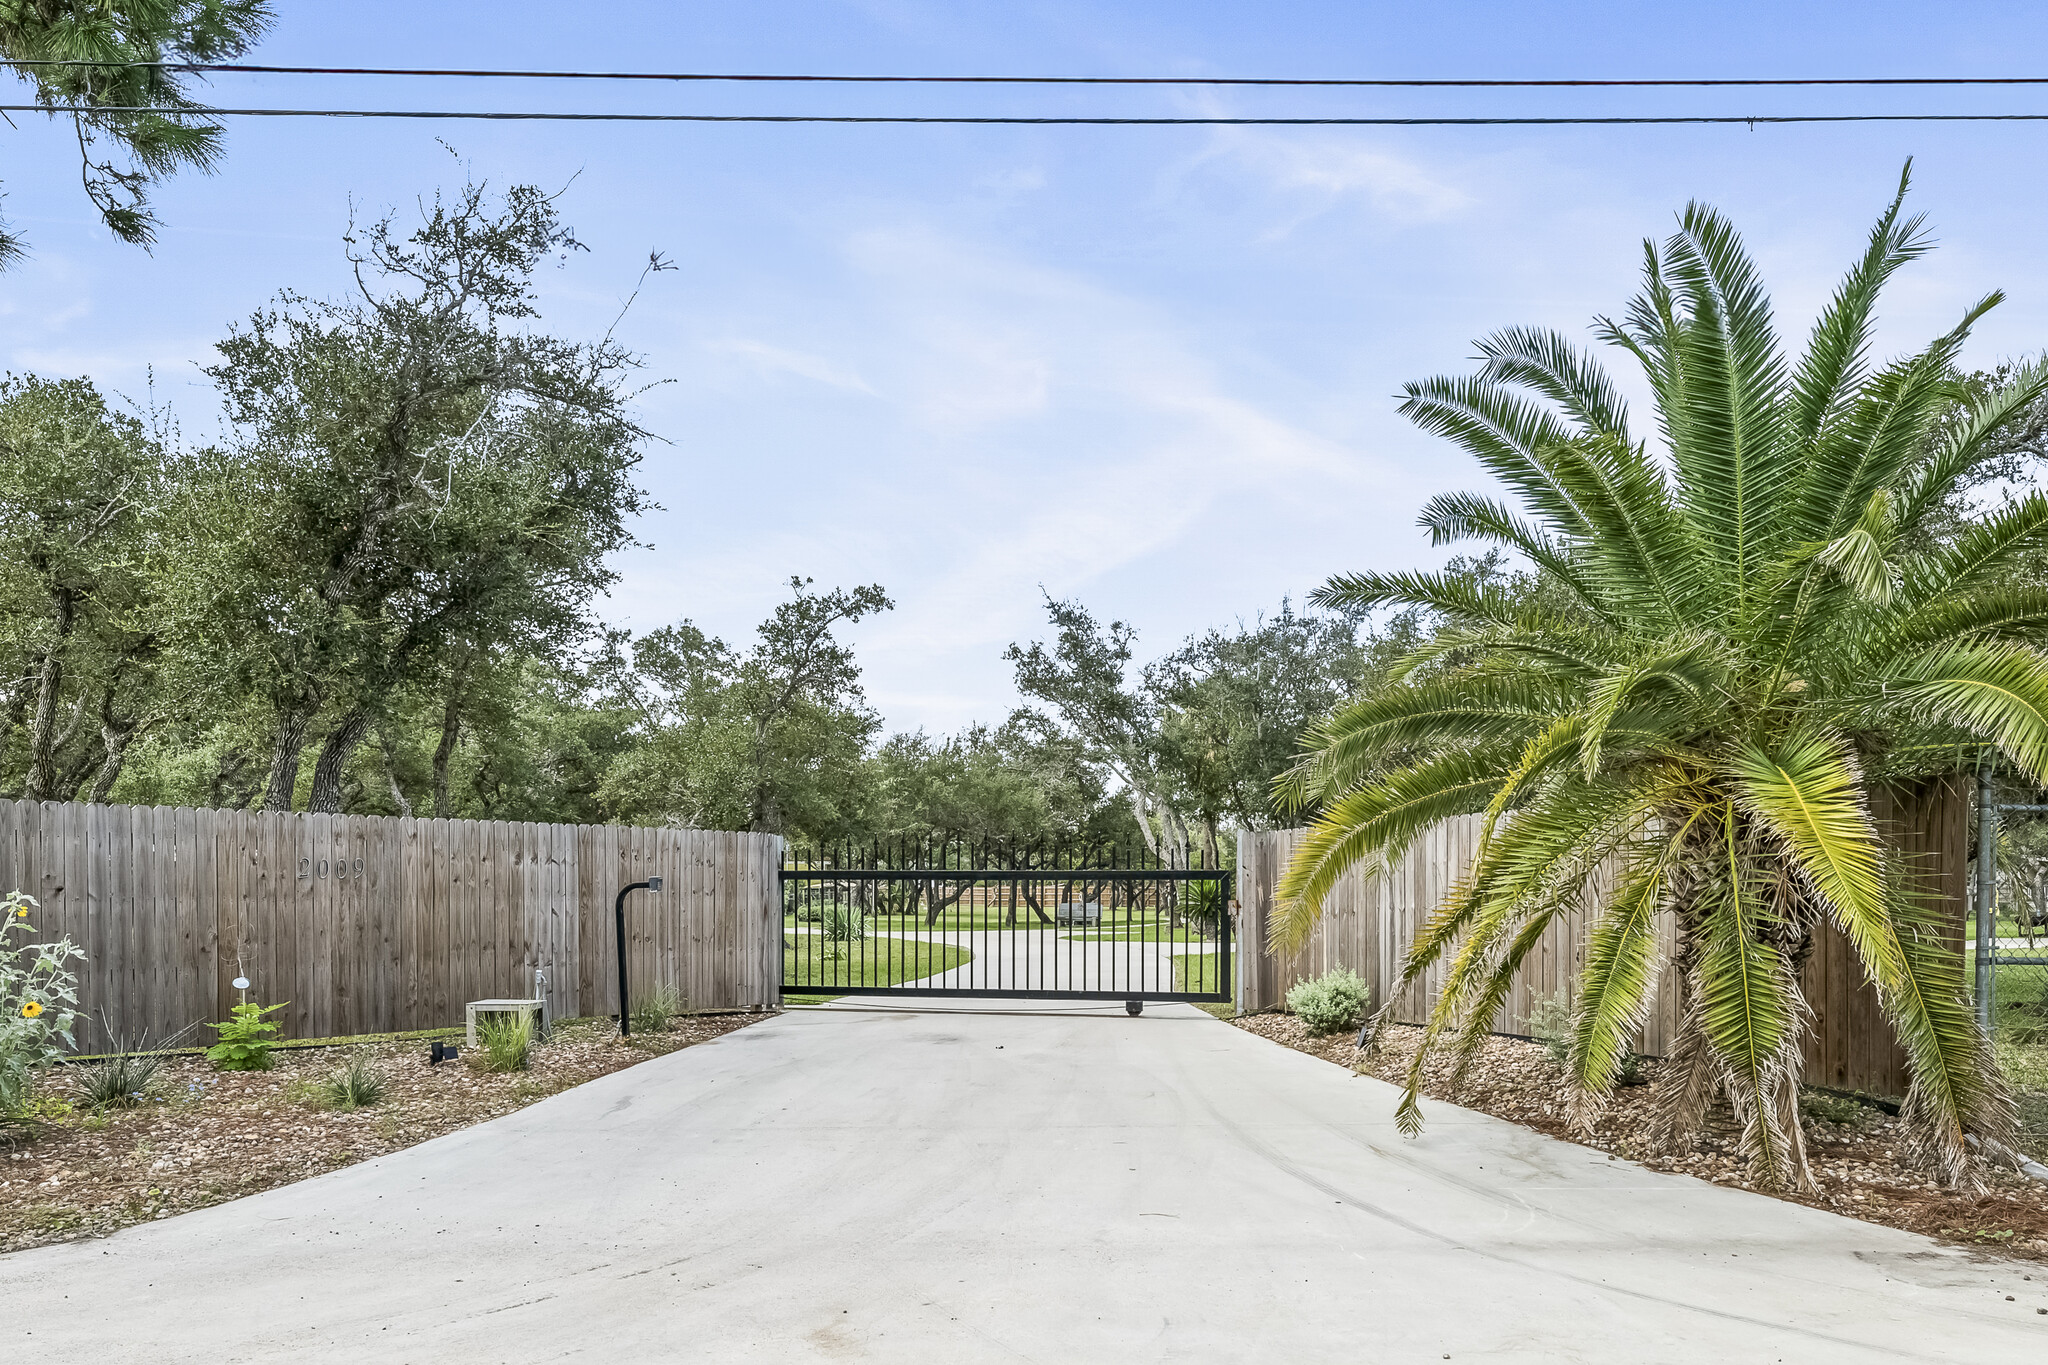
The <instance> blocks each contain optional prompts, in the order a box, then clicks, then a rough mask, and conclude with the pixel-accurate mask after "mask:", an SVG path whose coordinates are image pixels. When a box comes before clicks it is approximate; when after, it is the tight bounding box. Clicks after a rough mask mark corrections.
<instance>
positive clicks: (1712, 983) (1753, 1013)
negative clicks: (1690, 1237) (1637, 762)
mask: <svg viewBox="0 0 2048 1365" xmlns="http://www.w3.org/2000/svg"><path fill="white" fill-rule="evenodd" d="M1720 823H1721V829H1720V831H1719V832H1718V836H1717V837H1718V838H1719V839H1720V841H1721V844H1722V861H1721V864H1720V866H1719V867H1718V868H1717V875H1718V876H1719V877H1720V878H1721V879H1722V880H1721V882H1720V885H1719V887H1718V888H1717V892H1716V895H1715V897H1714V900H1713V901H1712V903H1711V905H1710V908H1709V909H1708V912H1707V914H1706V915H1705V917H1704V918H1703V920H1702V922H1701V925H1700V936H1701V940H1702V948H1703V951H1702V952H1701V954H1700V960H1699V964H1698V966H1697V967H1695V969H1694V971H1693V982H1692V986H1693V994H1694V997H1695V998H1696V999H1697V1000H1698V1002H1699V1022H1700V1027H1701V1029H1702V1031H1703V1032H1704V1033H1705V1035H1706V1039H1707V1042H1708V1043H1709V1045H1710V1046H1712V1048H1713V1050H1714V1054H1715V1056H1716V1057H1718V1058H1719V1059H1720V1061H1721V1065H1722V1070H1723V1075H1724V1079H1725V1081H1726V1083H1727V1086H1728V1092H1729V1098H1730V1099H1731V1100H1732V1101H1733V1102H1734V1104H1735V1109H1736V1112H1737V1113H1738V1114H1740V1115H1741V1116H1742V1119H1743V1131H1742V1137H1741V1143H1740V1146H1741V1150H1742V1153H1743V1155H1744V1156H1745V1157H1746V1158H1747V1159H1748V1161H1749V1163H1750V1169H1751V1170H1752V1171H1753V1172H1754V1173H1755V1174H1756V1176H1757V1178H1758V1179H1760V1180H1762V1181H1764V1182H1765V1183H1767V1184H1771V1185H1782V1184H1785V1183H1787V1182H1788V1181H1790V1180H1791V1179H1793V1178H1794V1159H1793V1149H1792V1143H1793V1141H1794V1137H1793V1135H1792V1134H1791V1133H1788V1132H1787V1131H1786V1128H1785V1124H1784V1121H1783V1115H1782V1114H1781V1113H1780V1110H1779V1092H1780V1091H1781V1090H1782V1089H1783V1088H1784V1086H1785V1084H1786V1082H1787V1079H1788V1077H1796V1075H1797V1071H1796V1068H1797V1065H1798V1058H1797V1048H1798V1037H1799V1034H1798V1030H1799V1027H1800V1024H1801V1022H1802V1019H1803V1015H1804V1011H1805V1002H1804V999H1803V998H1802V997H1801V996H1800V994H1799V987H1798V984H1797V983H1796V982H1795V981H1794V980H1793V979H1792V972H1791V965H1790V964H1789V963H1788V962H1787V961H1786V960H1785V956H1784V954H1783V953H1781V952H1780V951H1779V950H1778V949H1777V948H1776V947H1775V946H1773V944H1772V943H1771V942H1770V936H1769V934H1768V933H1767V930H1769V929H1770V928H1772V927H1773V926H1771V925H1770V924H1768V923H1767V922H1766V921H1768V920H1770V919H1772V918H1774V917H1775V912H1774V911H1773V909H1772V908H1771V906H1770V905H1769V904H1768V902H1767V901H1765V900H1764V899H1763V898H1762V897H1761V896H1760V895H1759V894H1758V893H1757V890H1756V888H1755V887H1754V886H1752V885H1750V884H1749V883H1750V881H1751V869H1750V867H1749V866H1748V862H1747V859H1746V858H1745V857H1744V856H1743V852H1742V849H1741V848H1740V835H1739V833H1738V830H1737V821H1736V818H1735V811H1734V809H1733V807H1732V806H1730V807H1729V808H1728V809H1727V810H1726V811H1725V813H1724V815H1723V817H1722V819H1721V822H1720Z"/></svg>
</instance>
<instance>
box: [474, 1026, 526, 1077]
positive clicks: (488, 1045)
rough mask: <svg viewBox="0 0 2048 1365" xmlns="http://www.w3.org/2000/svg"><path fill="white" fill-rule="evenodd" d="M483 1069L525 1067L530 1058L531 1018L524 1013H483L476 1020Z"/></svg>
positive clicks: (518, 1068)
mask: <svg viewBox="0 0 2048 1365" xmlns="http://www.w3.org/2000/svg"><path fill="white" fill-rule="evenodd" d="M476 1036H477V1041H478V1042H479V1043H481V1044H482V1045H483V1056H482V1058H481V1059H480V1064H481V1065H482V1067H483V1069H484V1070H485V1071H524V1070H526V1068H527V1065H528V1064H529V1063H530V1062H531V1060H532V1052H533V1022H532V1019H531V1018H530V1017H529V1016H527V1015H524V1014H486V1015H483V1016H481V1017H479V1018H478V1019H477V1021H476Z"/></svg>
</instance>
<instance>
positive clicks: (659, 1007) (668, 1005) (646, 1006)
mask: <svg viewBox="0 0 2048 1365" xmlns="http://www.w3.org/2000/svg"><path fill="white" fill-rule="evenodd" d="M687 1007H688V1002H687V1001H685V1000H684V999H683V995H682V992H681V991H678V990H677V989H676V988H675V987H674V986H671V985H669V984H668V983H667V982H665V981H664V982H663V983H662V984H660V985H659V986H656V987H655V988H654V989H653V990H651V991H649V992H648V993H647V995H646V996H645V997H643V998H642V999H639V1000H636V1001H634V1002H633V1032H635V1033H667V1032H668V1031H669V1030H670V1029H672V1028H674V1027H675V1026H676V1020H677V1019H679V1018H681V1017H682V1013H683V1011H684V1009H686V1008H687Z"/></svg>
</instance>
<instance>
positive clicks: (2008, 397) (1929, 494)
mask: <svg viewBox="0 0 2048 1365" xmlns="http://www.w3.org/2000/svg"><path fill="white" fill-rule="evenodd" d="M2043 393H2048V357H2043V358H2041V359H2039V360H2035V361H2033V362H2031V363H2029V364H2026V365H2023V366H2021V367H2020V368H2019V369H2018V370H2017V371H2016V372H2015V373H2014V374H2013V376H2012V378H2011V379H2010V380H2009V381H2007V382H2006V383H2005V384H2004V385H2003V386H2002V387H2000V388H1997V389H1993V390H1992V391H1990V392H1989V393H1986V394H1984V395H1982V396H1981V397H1979V398H1977V399H1976V400H1975V401H1973V402H1971V403H1970V404H1969V405H1968V407H1967V409H1966V411H1965V412H1964V415H1963V420H1962V421H1960V422H1958V423H1957V424H1956V425H1955V428H1954V429H1953V430H1952V431H1951V432H1950V433H1949V434H1948V435H1947V436H1946V437H1945V438H1944V439H1943V440H1942V442H1941V444H1940V445H1939V446H1937V447H1936V448H1935V450H1934V452H1933V453H1932V454H1931V455H1930V456H1928V457H1927V458H1926V459H1925V460H1923V461H1921V463H1920V464H1919V465H1918V466H1917V467H1916V468H1915V469H1914V470H1913V471H1912V473H1911V474H1910V475H1908V476H1907V477H1905V478H1904V479H1902V480H1901V487H1900V491H1899V507H1898V519H1899V525H1901V526H1918V525H1919V524H1920V520H1921V518H1922V517H1924V516H1926V515H1927V513H1928V511H1929V509H1931V508H1933V507H1934V506H1936V505H1937V504H1939V503H1940V502H1941V500H1942V499H1944V498H1946V497H1947V496H1948V495H1949V494H1950V493H1951V492H1953V491H1954V490H1955V487H1956V483H1957V481H1958V480H1960V479H1961V478H1962V477H1963V476H1964V475H1966V474H1968V473H1969V472H1970V471H1971V470H1973V469H1975V468H1976V467H1977V466H1978V464H1980V463H1981V462H1982V461H1983V460H1984V459H1985V458H1986V456H1987V454H1988V451H1987V447H1988V446H1989V444H1990V441H1991V438H1992V437H1993V436H1996V435H1997V434H1998V433H1999V432H2000V431H2002V430H2004V429H2005V428H2006V427H2007V426H2009V425H2011V424H2012V422H2013V420H2014V419H2015V418H2017V417H2018V416H2019V415H2020V414H2021V413H2023V412H2025V411H2026V410H2027V408H2028V407H2029V406H2031V405H2032V404H2033V403H2034V402H2035V401H2036V400H2037V399H2039V398H2040V397H2041V395H2042V394H2043Z"/></svg>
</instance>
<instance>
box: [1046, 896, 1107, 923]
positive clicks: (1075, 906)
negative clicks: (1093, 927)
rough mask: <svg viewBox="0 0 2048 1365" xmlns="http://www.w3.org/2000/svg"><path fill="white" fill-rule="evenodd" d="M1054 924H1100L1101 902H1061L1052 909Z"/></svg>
mask: <svg viewBox="0 0 2048 1365" xmlns="http://www.w3.org/2000/svg"><path fill="white" fill-rule="evenodd" d="M1052 922H1053V923H1054V924H1100V923H1102V902H1101V901H1061V902H1060V903H1059V904H1057V905H1055V906H1053V908H1052Z"/></svg>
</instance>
